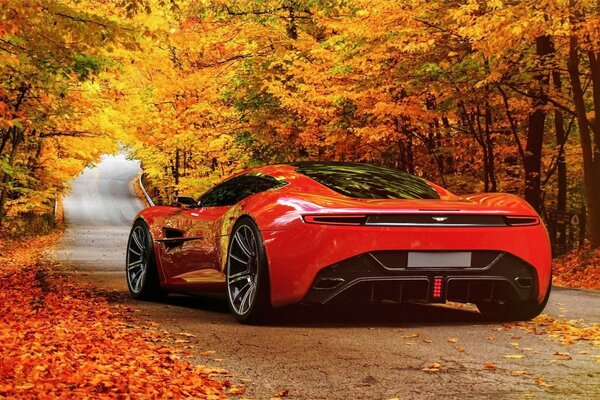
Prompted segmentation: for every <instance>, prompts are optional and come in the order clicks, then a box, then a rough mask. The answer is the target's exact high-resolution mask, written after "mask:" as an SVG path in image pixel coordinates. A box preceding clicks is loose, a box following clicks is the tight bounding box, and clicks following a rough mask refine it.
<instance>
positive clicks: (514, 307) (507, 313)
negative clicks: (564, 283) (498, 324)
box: [477, 277, 552, 321]
mask: <svg viewBox="0 0 600 400" xmlns="http://www.w3.org/2000/svg"><path fill="white" fill-rule="evenodd" d="M551 290H552V277H550V283H549V285H548V290H547V292H546V296H545V297H544V299H543V300H542V302H541V303H538V302H537V300H536V299H532V300H527V301H522V302H506V303H503V304H500V303H494V302H487V303H478V304H477V308H478V309H479V312H480V313H481V314H482V315H483V317H484V318H485V319H487V320H489V321H529V320H530V319H533V318H535V317H537V316H538V315H540V314H541V312H542V311H543V310H544V308H545V307H546V304H548V299H549V298H550V292H551Z"/></svg>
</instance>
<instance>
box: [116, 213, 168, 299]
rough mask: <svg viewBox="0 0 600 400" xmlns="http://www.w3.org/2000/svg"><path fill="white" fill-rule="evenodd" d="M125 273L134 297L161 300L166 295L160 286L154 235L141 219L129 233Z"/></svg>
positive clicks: (130, 291)
mask: <svg viewBox="0 0 600 400" xmlns="http://www.w3.org/2000/svg"><path fill="white" fill-rule="evenodd" d="M125 275H126V277H127V287H128V288H129V293H131V296H132V297H133V298H134V299H137V300H160V299H161V298H163V297H164V296H165V295H166V293H165V292H164V291H163V290H162V289H161V287H160V281H159V277H158V271H157V269H156V258H155V257H154V246H153V241H152V235H151V234H150V230H149V229H148V225H146V223H145V222H144V221H143V220H141V219H138V220H137V221H135V223H134V224H133V227H132V228H131V232H130V233H129V240H128V241H127V256H126V259H125Z"/></svg>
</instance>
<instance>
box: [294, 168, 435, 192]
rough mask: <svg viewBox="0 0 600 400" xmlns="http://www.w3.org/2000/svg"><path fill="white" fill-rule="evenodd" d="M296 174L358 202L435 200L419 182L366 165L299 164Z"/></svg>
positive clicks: (400, 174) (403, 174)
mask: <svg viewBox="0 0 600 400" xmlns="http://www.w3.org/2000/svg"><path fill="white" fill-rule="evenodd" d="M292 165H293V166H296V171H298V172H300V173H301V174H304V175H306V176H308V177H309V178H311V179H313V180H315V181H317V182H319V183H320V184H322V185H325V186H327V187H328V188H330V189H332V190H335V191H336V192H338V193H341V194H343V195H345V196H348V197H354V198H359V199H439V198H440V196H439V194H438V193H437V191H436V190H435V189H434V188H433V187H431V186H430V185H429V184H428V183H427V182H426V181H424V180H423V179H421V178H419V177H416V176H414V175H410V174H407V173H404V172H401V171H397V170H395V169H391V168H385V167H378V166H375V165H369V164H355V163H325V162H322V163H320V162H299V163H292Z"/></svg>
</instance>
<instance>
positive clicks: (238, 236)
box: [234, 231, 254, 258]
mask: <svg viewBox="0 0 600 400" xmlns="http://www.w3.org/2000/svg"><path fill="white" fill-rule="evenodd" d="M234 238H235V240H236V241H237V242H238V244H239V245H240V249H241V250H242V251H243V252H244V254H245V255H246V256H247V257H248V258H252V257H254V254H252V251H251V250H250V249H249V248H248V247H247V246H246V244H245V243H244V239H243V238H242V234H241V233H240V231H237V232H236V233H235V235H234Z"/></svg>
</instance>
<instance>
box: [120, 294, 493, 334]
mask: <svg viewBox="0 0 600 400" xmlns="http://www.w3.org/2000/svg"><path fill="white" fill-rule="evenodd" d="M112 300H113V301H114V300H115V299H114V298H113V299H112ZM158 304H162V305H165V306H168V307H169V310H170V311H169V314H173V315H172V316H173V317H176V316H177V315H178V314H179V312H181V313H185V314H186V316H187V317H192V318H193V317H194V315H193V314H196V313H197V318H201V319H203V320H205V321H206V322H217V323H220V324H228V323H231V324H237V322H236V321H235V319H234V318H233V316H232V315H230V313H229V309H228V307H227V303H226V302H225V301H224V300H221V299H215V298H207V297H198V296H186V295H170V296H168V297H167V298H165V299H163V300H162V301H160V303H158ZM482 323H488V322H487V321H485V320H484V319H483V318H482V317H481V315H480V314H479V313H478V312H477V311H474V310H472V309H469V308H465V309H462V308H453V307H449V306H440V305H430V304H427V305H425V304H410V303H407V304H388V303H381V304H372V305H357V304H339V305H334V306H307V305H295V306H289V307H284V308H281V309H277V310H276V311H275V314H274V316H273V318H272V319H271V321H269V322H268V323H266V324H264V325H266V326H273V327H277V326H279V327H320V328H324V327H325V328H326V327H332V328H333V327H342V326H351V327H363V326H369V327H372V326H380V327H385V326H391V327H393V326H398V327H400V326H415V325H418V326H435V325H469V324H482Z"/></svg>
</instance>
